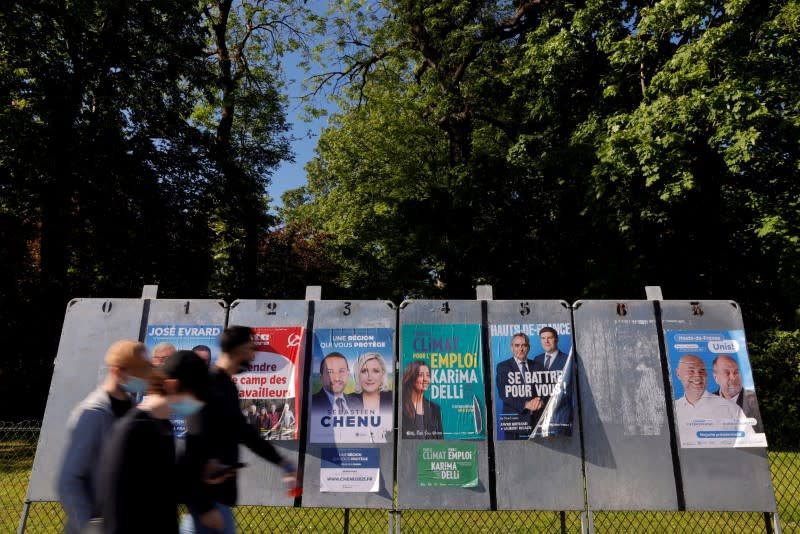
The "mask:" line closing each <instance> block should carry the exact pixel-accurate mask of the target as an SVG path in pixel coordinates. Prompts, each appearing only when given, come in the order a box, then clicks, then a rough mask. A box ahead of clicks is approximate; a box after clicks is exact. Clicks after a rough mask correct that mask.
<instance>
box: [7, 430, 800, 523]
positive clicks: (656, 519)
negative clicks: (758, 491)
mask: <svg viewBox="0 0 800 534" xmlns="http://www.w3.org/2000/svg"><path fill="white" fill-rule="evenodd" d="M40 427H41V422H40V421H22V422H18V423H4V422H0V532H2V533H6V532H8V533H12V532H17V529H18V526H19V522H20V517H21V515H22V511H23V507H24V503H25V494H26V491H27V487H28V478H29V477H30V473H31V467H32V465H33V458H34V455H35V453H36V443H37V441H38V439H39V431H40ZM769 460H770V469H771V471H772V484H773V487H774V489H775V498H776V500H777V503H778V513H779V516H780V527H781V529H782V532H783V533H785V534H792V533H798V534H800V451H777V452H776V451H773V452H770V453H769ZM235 514H236V520H237V524H238V528H239V532H241V533H263V532H277V533H292V532H308V533H345V534H358V533H372V532H376V533H378V532H403V533H409V534H412V533H430V532H433V533H436V534H444V533H458V534H468V533H520V534H521V533H553V534H572V533H574V534H580V533H581V532H582V531H583V528H584V526H583V523H587V524H586V527H588V523H589V522H591V525H592V528H593V531H594V532H596V533H606V532H611V533H636V534H646V533H653V534H656V533H657V534H663V533H676V534H678V533H679V534H694V533H697V534H700V533H709V532H736V533H737V534H745V533H767V534H771V533H772V532H774V529H773V526H772V524H771V521H772V516H771V515H770V514H762V513H741V512H594V513H593V514H591V516H590V517H587V516H586V515H584V514H581V513H579V512H552V511H534V510H531V511H514V512H501V511H491V512H490V511H447V510H404V511H397V510H359V509H333V508H280V507H267V506H239V507H237V508H236V509H235ZM63 523H64V513H63V511H62V510H61V506H60V504H59V503H57V502H34V503H30V507H29V509H28V516H27V521H26V523H25V532H26V533H28V534H38V533H58V532H61V531H62V530H63Z"/></svg>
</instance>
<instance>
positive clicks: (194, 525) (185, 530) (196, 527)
mask: <svg viewBox="0 0 800 534" xmlns="http://www.w3.org/2000/svg"><path fill="white" fill-rule="evenodd" d="M214 507H215V508H216V509H217V510H219V511H220V512H222V519H223V521H224V523H225V526H223V527H222V530H212V529H210V528H208V527H206V526H204V525H203V524H202V523H200V515H199V514H194V513H192V514H184V515H183V517H182V518H181V527H180V534H236V524H235V523H234V522H233V512H232V511H231V507H230V506H227V505H225V504H220V503H214Z"/></svg>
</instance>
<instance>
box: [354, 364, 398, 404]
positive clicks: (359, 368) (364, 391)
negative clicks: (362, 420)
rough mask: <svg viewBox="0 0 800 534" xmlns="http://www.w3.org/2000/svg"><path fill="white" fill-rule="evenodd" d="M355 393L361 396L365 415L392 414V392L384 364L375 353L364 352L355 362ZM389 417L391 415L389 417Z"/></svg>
mask: <svg viewBox="0 0 800 534" xmlns="http://www.w3.org/2000/svg"><path fill="white" fill-rule="evenodd" d="M355 372H356V380H355V392H356V393H360V394H361V402H362V403H363V405H364V411H365V413H368V414H369V413H374V414H380V415H381V416H384V414H391V413H392V392H391V391H387V390H388V389H389V387H388V382H387V376H386V362H385V361H384V360H383V356H381V355H380V354H379V353H377V352H365V353H364V354H362V355H361V356H359V357H358V360H357V361H356V368H355ZM389 417H391V415H389Z"/></svg>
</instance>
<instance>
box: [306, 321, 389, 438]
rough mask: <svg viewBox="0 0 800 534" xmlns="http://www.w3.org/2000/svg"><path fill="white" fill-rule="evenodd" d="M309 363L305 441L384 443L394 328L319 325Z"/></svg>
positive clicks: (387, 421) (387, 433)
mask: <svg viewBox="0 0 800 534" xmlns="http://www.w3.org/2000/svg"><path fill="white" fill-rule="evenodd" d="M313 347H314V348H313V356H312V362H311V365H312V367H311V387H310V388H309V391H310V397H311V418H310V420H309V429H310V437H309V442H310V443H337V444H340V443H386V442H387V440H388V439H389V437H390V436H391V435H392V414H393V412H394V409H393V403H394V391H393V384H394V358H393V354H394V330H393V329H392V328H319V329H315V330H314V344H313Z"/></svg>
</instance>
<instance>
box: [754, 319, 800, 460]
mask: <svg viewBox="0 0 800 534" xmlns="http://www.w3.org/2000/svg"><path fill="white" fill-rule="evenodd" d="M748 345H749V347H748V351H749V353H750V359H751V363H752V367H753V375H754V376H753V378H754V380H755V383H756V393H757V395H758V407H759V410H760V412H761V417H762V419H763V420H764V428H766V429H767V440H768V442H769V446H770V449H772V450H779V451H780V450H791V451H797V450H798V449H799V448H800V330H793V331H786V330H779V329H771V330H766V331H763V332H760V333H758V334H757V335H755V336H752V337H751V340H750V343H748Z"/></svg>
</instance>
